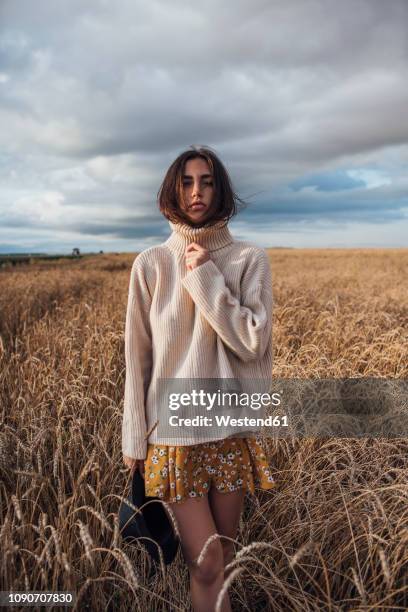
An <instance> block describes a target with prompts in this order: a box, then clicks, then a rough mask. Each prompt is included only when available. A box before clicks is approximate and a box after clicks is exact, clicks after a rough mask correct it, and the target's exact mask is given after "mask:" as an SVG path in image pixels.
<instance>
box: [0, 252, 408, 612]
mask: <svg viewBox="0 0 408 612" xmlns="http://www.w3.org/2000/svg"><path fill="white" fill-rule="evenodd" d="M134 257H135V254H120V255H114V254H112V255H109V254H106V255H105V254H103V255H97V256H94V257H87V258H83V259H78V260H61V262H59V261H52V262H47V263H44V264H41V262H36V263H35V264H33V265H26V266H24V265H22V266H18V267H16V268H13V269H10V270H9V269H5V270H2V271H0V393H1V395H0V401H1V406H0V408H1V431H0V525H1V527H0V550H1V568H0V590H20V591H22V590H37V591H44V590H54V591H56V590H59V591H67V590H71V591H74V592H75V593H77V596H78V602H77V609H80V610H87V609H89V610H103V609H112V610H129V609H130V608H131V607H132V609H136V610H143V611H145V610H149V611H150V610H163V611H164V610H166V611H168V610H188V609H189V605H190V604H189V597H188V591H189V585H188V572H187V568H186V567H185V565H184V562H183V559H182V556H181V551H179V556H178V558H177V559H176V561H175V562H174V563H173V564H172V565H171V566H170V567H169V568H166V569H165V568H164V567H163V568H161V569H160V571H159V572H158V573H157V574H156V575H155V576H154V577H153V578H149V577H148V576H149V571H148V570H149V563H150V562H149V558H148V556H147V553H145V551H144V549H142V548H141V547H135V546H130V545H129V544H126V543H124V542H122V541H121V537H120V534H119V531H118V522H117V516H116V513H117V510H118V506H119V503H120V500H121V497H122V496H124V495H125V494H127V492H128V483H129V480H128V470H126V469H125V467H124V465H123V463H122V457H121V443H120V434H121V417H122V405H123V393H124V375H125V364H124V322H125V314H126V302H127V291H128V283H129V275H130V268H131V265H132V262H133V260H134ZM270 261H271V266H272V274H273V290H274V311H273V341H274V365H273V372H272V375H273V377H279V378H291V377H297V378H326V377H332V378H343V377H387V378H407V377H408V359H407V340H408V332H407V328H408V301H407V286H408V282H407V281H408V279H407V276H408V275H407V270H408V249H395V250H391V249H385V250H380V249H372V250H371V249H367V250H360V249H355V250H335V249H333V250H331V249H330V250H320V249H316V250H309V249H308V250H296V249H288V250H285V249H276V250H270ZM407 409H408V408H407ZM265 448H267V450H268V454H269V460H270V463H271V466H272V469H273V473H274V476H275V479H276V480H277V481H278V487H277V488H275V489H274V490H272V491H258V492H257V495H256V496H247V497H246V500H245V509H244V514H243V517H242V520H241V525H240V533H239V538H238V541H237V543H236V552H237V553H239V556H238V557H237V558H236V561H235V565H234V567H235V568H236V569H237V570H239V571H237V572H236V573H235V574H234V581H233V582H232V584H231V586H230V587H229V592H230V597H231V601H232V605H233V609H240V610H241V609H242V610H250V611H253V610H273V611H275V610H276V611H278V610H299V611H300V610H301V611H302V612H304V611H305V610H322V609H323V610H333V611H335V610H348V609H350V610H391V609H392V610H398V609H399V610H404V609H406V608H407V607H408V578H407V577H408V484H407V483H408V478H407V475H408V438H406V437H405V438H404V437H401V438H390V439H384V438H364V439H352V438H326V439H324V438H321V439H317V438H313V439H312V438H309V439H301V438H298V439H281V440H278V441H273V440H270V439H265Z"/></svg>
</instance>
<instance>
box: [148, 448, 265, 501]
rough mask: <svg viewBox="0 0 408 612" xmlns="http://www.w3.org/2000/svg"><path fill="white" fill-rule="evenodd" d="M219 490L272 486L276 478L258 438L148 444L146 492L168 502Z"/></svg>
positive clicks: (251, 490)
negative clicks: (171, 444) (198, 442)
mask: <svg viewBox="0 0 408 612" xmlns="http://www.w3.org/2000/svg"><path fill="white" fill-rule="evenodd" d="M213 485H214V486H215V487H216V488H217V490H218V491H221V492H226V493H228V492H229V491H236V490H238V489H241V488H244V489H246V490H248V491H250V492H251V493H254V491H255V487H256V486H258V487H260V488H261V489H272V488H273V487H275V486H276V482H275V480H274V478H273V476H272V474H271V469H270V466H269V464H268V461H267V458H266V455H265V453H264V451H263V448H262V445H261V443H260V441H259V440H258V439H257V438H252V437H251V438H226V439H225V440H217V441H216V442H205V443H203V444H195V445H193V446H165V445H160V444H148V448H147V458H146V460H145V493H146V495H147V496H148V497H159V498H160V499H162V500H163V501H167V502H182V501H183V500H184V499H187V498H189V497H192V498H197V499H199V498H201V497H203V496H204V495H205V494H206V493H208V491H209V490H210V487H211V486H213Z"/></svg>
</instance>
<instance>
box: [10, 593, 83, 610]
mask: <svg viewBox="0 0 408 612" xmlns="http://www.w3.org/2000/svg"><path fill="white" fill-rule="evenodd" d="M74 603H75V594H74V593H72V592H70V591H41V592H39V591H0V606H5V607H6V606H14V605H15V604H20V605H22V606H30V605H33V604H41V606H55V605H61V606H73V605H74Z"/></svg>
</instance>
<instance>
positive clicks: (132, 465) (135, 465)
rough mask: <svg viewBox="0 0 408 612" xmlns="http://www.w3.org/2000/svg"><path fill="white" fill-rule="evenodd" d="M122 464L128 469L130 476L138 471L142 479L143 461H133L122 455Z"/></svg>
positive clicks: (131, 458)
mask: <svg viewBox="0 0 408 612" xmlns="http://www.w3.org/2000/svg"><path fill="white" fill-rule="evenodd" d="M123 463H124V464H125V465H126V467H128V468H129V469H130V472H131V475H132V476H133V473H134V471H135V470H139V472H140V475H141V477H142V478H144V459H133V457H127V456H126V455H123Z"/></svg>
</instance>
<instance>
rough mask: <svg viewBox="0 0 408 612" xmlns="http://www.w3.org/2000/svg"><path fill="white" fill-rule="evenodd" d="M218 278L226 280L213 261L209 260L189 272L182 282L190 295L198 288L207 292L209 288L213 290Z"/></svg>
mask: <svg viewBox="0 0 408 612" xmlns="http://www.w3.org/2000/svg"><path fill="white" fill-rule="evenodd" d="M216 276H222V279H223V280H224V275H223V274H222V273H221V272H220V270H219V269H218V268H217V266H216V265H215V263H214V262H213V260H212V259H209V260H208V261H206V262H205V263H203V264H201V265H200V266H197V267H196V268H194V270H190V271H189V272H187V274H186V275H185V277H184V278H183V279H182V281H181V282H182V284H183V285H184V287H185V288H186V289H187V290H188V291H189V293H192V292H194V288H195V287H197V286H198V287H199V286H201V287H202V288H204V289H206V290H208V288H209V287H212V288H213V283H214V278H215V277H216Z"/></svg>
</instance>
